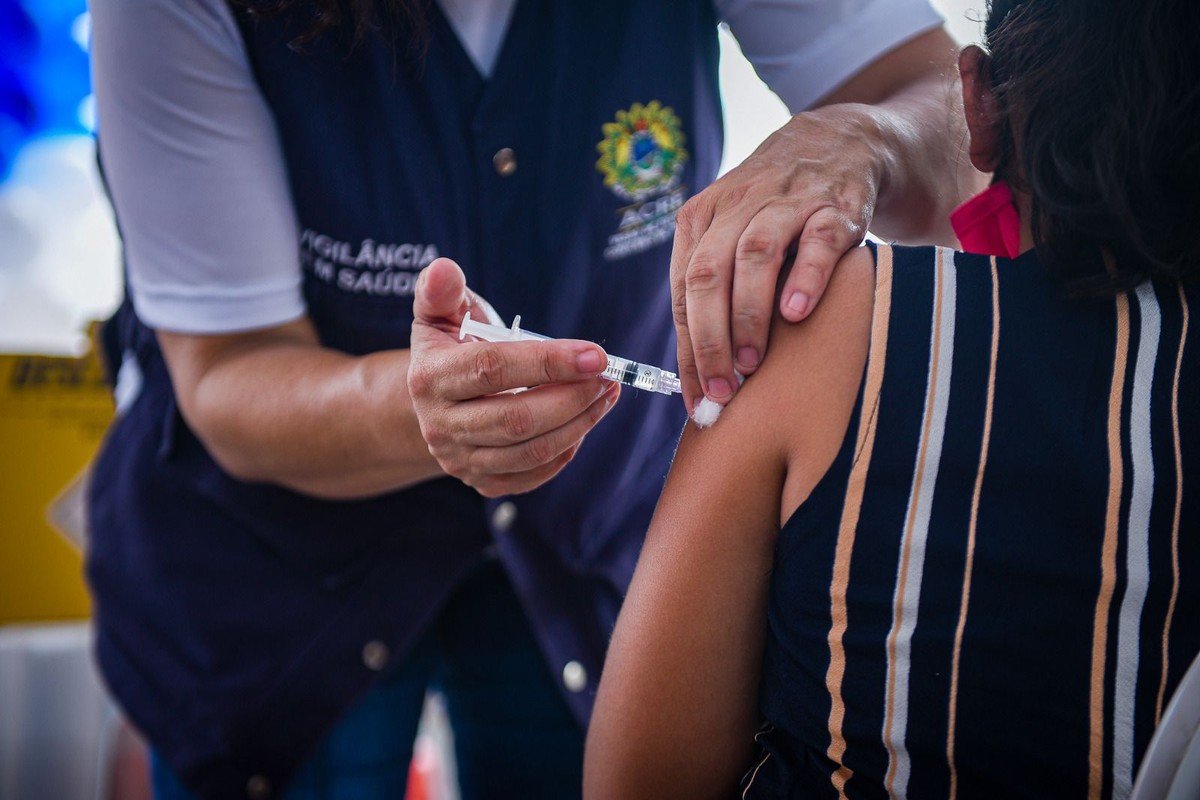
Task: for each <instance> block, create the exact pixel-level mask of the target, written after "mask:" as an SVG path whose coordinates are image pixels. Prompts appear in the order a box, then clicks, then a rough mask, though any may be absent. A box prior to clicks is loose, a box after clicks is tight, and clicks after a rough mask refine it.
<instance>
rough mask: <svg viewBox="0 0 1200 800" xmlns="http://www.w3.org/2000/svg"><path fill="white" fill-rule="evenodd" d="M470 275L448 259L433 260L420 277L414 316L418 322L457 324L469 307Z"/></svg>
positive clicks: (414, 301)
mask: <svg viewBox="0 0 1200 800" xmlns="http://www.w3.org/2000/svg"><path fill="white" fill-rule="evenodd" d="M469 303H470V300H469V298H468V295H467V278H466V276H465V275H463V271H462V269H461V268H459V266H458V264H456V263H454V262H453V261H451V260H450V259H448V258H437V259H434V261H433V263H431V264H430V265H429V266H428V267H426V268H425V269H423V270H421V273H420V275H418V276H417V287H416V291H415V295H414V297H413V316H414V317H415V318H416V321H417V322H427V323H431V324H434V325H436V324H438V323H443V324H444V323H449V324H451V325H457V324H458V323H459V322H461V321H462V317H463V314H465V313H466V312H467V310H468V308H469V307H470V306H469Z"/></svg>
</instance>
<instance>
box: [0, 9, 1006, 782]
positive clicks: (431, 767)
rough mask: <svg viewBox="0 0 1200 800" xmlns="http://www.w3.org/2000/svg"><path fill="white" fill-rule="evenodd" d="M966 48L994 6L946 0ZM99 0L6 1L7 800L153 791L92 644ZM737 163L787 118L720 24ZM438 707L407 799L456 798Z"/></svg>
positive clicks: (104, 302)
mask: <svg viewBox="0 0 1200 800" xmlns="http://www.w3.org/2000/svg"><path fill="white" fill-rule="evenodd" d="M933 4H934V5H935V6H936V7H937V8H938V9H939V10H940V11H941V12H942V14H943V15H944V16H945V17H946V20H947V25H948V27H949V29H950V31H951V33H952V34H953V35H954V36H955V38H956V39H958V40H959V41H960V42H964V43H965V42H971V41H975V40H977V39H978V38H979V37H980V33H981V26H980V23H979V22H978V20H979V19H981V18H982V17H983V5H984V0H933ZM88 35H89V23H88V14H87V8H86V1H85V0H0V800H26V798H38V799H40V798H55V799H56V800H73V799H74V798H79V799H80V800H84V799H86V800H94V799H96V798H122V800H126V799H128V800H134V798H141V797H148V785H147V780H146V777H145V761H144V758H145V756H144V751H143V749H142V747H141V744H140V741H139V739H138V737H137V735H136V733H135V732H134V731H132V730H131V729H129V728H128V727H127V726H125V725H124V724H123V723H122V721H121V719H120V716H119V714H118V713H117V711H116V709H115V708H114V707H113V706H112V704H111V703H110V701H109V700H108V698H107V696H106V695H105V693H104V691H103V689H102V687H101V684H100V682H99V680H98V678H97V676H96V674H95V672H94V670H93V668H92V664H91V658H90V653H89V629H88V624H87V619H88V616H89V606H88V600H87V593H86V590H85V588H84V584H83V578H82V574H81V567H82V561H81V555H80V553H81V548H82V546H83V533H82V531H83V526H82V517H81V514H82V490H81V486H82V480H81V478H82V475H83V472H84V470H85V469H86V465H87V463H88V461H89V460H90V458H91V456H92V454H93V453H94V451H95V449H96V447H97V445H98V444H99V442H100V439H101V437H102V436H103V433H104V429H105V427H106V426H107V424H108V421H109V419H110V418H111V415H112V403H111V400H110V398H109V395H108V391H107V389H106V388H105V386H104V384H103V380H102V370H101V367H100V365H99V363H98V362H97V360H96V358H95V356H94V354H93V353H92V351H91V347H90V331H91V330H92V324H93V323H94V322H95V321H97V320H102V319H104V318H105V317H107V316H108V315H109V314H110V313H111V312H112V311H113V310H114V309H115V308H116V306H117V304H118V302H119V300H120V295H121V285H120V254H119V246H118V242H117V237H116V232H115V228H114V225H113V219H112V214H111V212H110V210H109V208H108V205H107V202H106V200H105V198H104V195H103V189H102V188H101V185H100V182H99V178H98V175H97V171H96V165H95V143H94V139H93V132H94V129H95V123H96V119H95V102H94V99H93V97H92V93H91V85H90V80H89V76H88V57H87V51H88ZM720 38H721V52H722V59H721V83H722V94H723V98H724V106H725V121H726V140H725V158H724V165H723V170H728V169H730V168H732V167H734V166H736V165H737V164H738V163H740V162H741V161H742V159H744V158H745V157H746V156H747V155H749V154H750V153H751V152H753V150H754V149H755V148H756V147H757V146H758V144H759V143H760V142H761V141H762V140H763V138H765V137H766V136H767V135H768V134H769V133H771V132H772V131H773V130H775V129H776V128H778V127H779V126H780V125H782V124H783V122H784V121H786V119H787V116H788V114H787V111H786V109H785V108H784V106H783V104H782V103H781V102H780V101H779V99H778V98H776V97H775V96H774V95H773V94H772V93H771V92H770V90H769V89H767V88H766V86H764V85H763V83H762V82H761V81H760V80H759V79H758V77H757V76H756V75H755V73H754V70H753V69H752V68H751V67H750V65H749V64H748V63H747V62H746V60H745V59H744V58H742V55H741V52H740V50H739V49H738V47H737V43H736V41H735V40H734V39H733V37H732V36H730V35H729V34H728V32H727V31H724V30H722V31H721V36H720ZM450 737H451V732H450V731H449V729H448V726H447V725H446V723H445V717H444V714H443V712H442V711H441V708H440V705H439V702H438V699H437V698H436V697H433V698H431V699H430V702H429V705H428V707H427V714H426V720H425V723H424V727H423V731H422V734H421V738H420V741H419V742H418V748H417V755H416V758H415V761H414V767H413V777H412V782H411V784H410V793H409V794H410V797H414V798H425V799H426V800H434V799H435V798H436V800H451V795H452V790H451V789H450V787H451V786H452V784H453V764H452V763H451V762H452V759H451V758H450V757H449V753H450V751H449V749H448V748H449V746H450V741H451V739H450Z"/></svg>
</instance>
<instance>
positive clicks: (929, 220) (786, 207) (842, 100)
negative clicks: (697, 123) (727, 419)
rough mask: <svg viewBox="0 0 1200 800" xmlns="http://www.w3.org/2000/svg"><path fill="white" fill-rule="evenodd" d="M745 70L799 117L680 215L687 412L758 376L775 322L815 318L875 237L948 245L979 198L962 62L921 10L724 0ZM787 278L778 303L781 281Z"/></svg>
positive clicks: (679, 302) (918, 0) (923, 6)
mask: <svg viewBox="0 0 1200 800" xmlns="http://www.w3.org/2000/svg"><path fill="white" fill-rule="evenodd" d="M718 8H719V10H720V11H721V12H722V14H723V16H724V18H725V19H726V20H727V21H728V22H729V25H730V29H731V30H732V32H733V33H734V35H735V36H736V37H737V39H738V42H739V44H740V45H741V46H742V49H743V51H744V52H745V54H746V56H747V58H749V59H750V61H751V62H752V63H753V64H754V66H755V68H756V69H757V70H758V72H759V74H760V75H761V76H762V77H763V79H764V80H765V81H766V82H767V83H768V85H770V86H771V88H773V89H774V90H775V91H776V92H777V93H778V94H779V95H780V97H781V98H782V99H783V100H784V101H785V102H786V103H787V104H788V106H789V108H790V109H791V110H792V111H793V112H799V113H796V115H795V116H794V117H793V118H792V119H791V120H790V121H789V122H788V123H787V124H785V125H784V126H783V127H782V128H780V129H779V130H778V131H776V132H775V133H774V134H772V135H771V136H770V137H768V138H767V139H766V141H764V142H763V143H762V145H760V146H759V148H758V149H757V150H756V151H755V152H754V153H753V154H752V155H751V156H749V157H748V158H747V159H746V160H745V161H744V162H743V163H742V164H741V165H739V166H738V167H736V168H735V169H733V170H731V171H730V172H729V173H728V174H726V175H725V176H723V177H722V178H720V179H719V180H718V181H717V182H716V183H714V184H713V185H712V186H710V187H709V188H708V189H706V190H705V191H703V192H701V193H700V194H698V195H696V196H695V197H693V198H692V199H691V200H689V201H688V203H686V204H685V205H684V206H683V208H682V209H680V212H679V216H678V218H677V225H676V232H675V246H674V251H673V253H672V258H671V295H672V300H673V306H674V311H675V326H676V331H677V333H678V336H679V361H680V379H681V381H682V382H683V385H684V399H685V402H686V403H687V404H688V408H689V410H691V408H692V407H693V405H694V403H695V402H697V401H698V400H699V399H700V398H701V397H702V396H708V397H709V398H711V399H712V400H714V401H716V402H719V403H722V404H723V403H725V402H727V401H728V400H729V399H730V397H732V395H733V393H734V392H735V391H737V386H738V384H737V380H736V377H735V375H734V370H735V369H736V370H737V371H738V372H740V373H741V374H743V375H749V374H751V373H753V372H754V371H755V370H756V369H757V368H758V365H759V364H760V363H761V362H762V359H763V357H764V355H765V353H766V350H767V347H768V328H769V321H770V319H771V316H772V307H773V305H776V306H777V307H778V312H779V314H781V315H782V316H783V318H784V319H786V320H790V321H797V320H800V319H803V318H804V317H806V316H807V315H808V314H809V313H811V312H812V310H813V309H814V308H815V307H816V305H817V303H818V302H819V301H820V300H821V297H822V294H823V292H824V289H825V286H826V284H827V283H828V281H829V277H830V274H831V273H832V271H833V268H834V265H835V264H836V263H837V261H838V259H839V258H840V257H841V256H842V254H843V253H845V252H846V251H847V250H849V249H850V248H851V247H854V246H855V245H856V244H858V243H859V242H861V241H862V239H863V237H864V236H865V235H866V232H867V229H868V227H870V229H871V230H872V231H874V232H875V233H876V234H878V235H879V236H880V237H882V238H884V239H890V240H896V241H900V242H914V243H915V242H924V243H929V242H937V243H943V244H953V243H954V241H955V240H954V236H953V232H952V230H951V228H950V225H949V219H948V218H949V214H950V211H951V210H953V208H954V207H955V206H956V205H958V204H959V203H960V202H962V201H963V200H965V199H966V198H967V197H969V196H970V195H972V194H974V193H975V192H976V191H979V190H980V189H982V188H983V186H984V183H985V178H984V176H982V175H981V174H979V173H977V172H976V171H975V170H974V169H973V168H972V167H971V165H970V163H969V159H967V158H966V153H965V149H964V144H965V142H966V129H965V125H964V122H963V114H962V104H961V99H960V96H959V95H960V92H959V90H958V80H957V73H956V70H955V59H956V51H957V47H956V45H955V42H954V41H953V40H952V39H951V38H950V36H949V34H948V33H946V31H945V29H944V28H943V27H942V22H941V18H940V17H939V16H938V15H937V14H936V13H935V12H934V11H933V9H932V8H931V7H930V6H929V4H928V2H926V0H818V1H817V2H814V1H813V0H792V1H791V2H777V1H774V2H768V1H767V0H762V1H761V2H760V0H741V2H736V0H727V2H723V3H719V4H718ZM781 271H783V272H784V274H785V278H786V280H785V284H784V288H783V291H782V293H780V294H779V295H778V296H777V295H776V293H775V291H774V290H775V286H776V280H777V278H778V277H779V276H780V273H781Z"/></svg>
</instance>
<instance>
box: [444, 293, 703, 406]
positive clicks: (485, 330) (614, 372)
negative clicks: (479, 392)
mask: <svg viewBox="0 0 1200 800" xmlns="http://www.w3.org/2000/svg"><path fill="white" fill-rule="evenodd" d="M467 336H474V337H475V338H476V339H484V340H486V341H489V342H521V341H545V340H547V339H549V338H550V337H549V336H542V335H541V334H540V333H534V332H532V331H526V330H522V329H521V317H520V316H517V317H515V318H513V324H512V327H511V328H506V327H504V326H503V325H490V324H488V323H486V322H479V321H478V320H473V319H471V314H470V312H468V313H467V315H466V316H465V317H463V321H462V327H461V328H459V330H458V338H459V339H460V340H462V339H465V338H467ZM600 377H601V378H604V379H605V380H610V381H616V382H617V383H623V384H625V385H626V386H632V387H634V388H635V389H645V390H646V391H648V392H658V393H659V394H678V393H679V392H680V391H682V390H681V389H680V386H679V376H678V375H676V374H675V373H673V372H667V371H666V370H665V369H659V368H658V367H652V366H650V365H649V364H639V363H638V362H636V361H630V360H629V359H628V358H621V357H620V356H609V357H608V366H607V367H606V368H605V369H604V372H601V373H600Z"/></svg>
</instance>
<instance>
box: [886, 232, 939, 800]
mask: <svg viewBox="0 0 1200 800" xmlns="http://www.w3.org/2000/svg"><path fill="white" fill-rule="evenodd" d="M944 254H945V251H944V250H943V249H942V248H940V247H939V248H938V250H937V265H936V267H935V269H934V273H933V275H934V278H933V280H934V302H933V320H932V332H931V333H930V334H929V336H930V348H931V350H932V353H931V355H930V357H929V376H928V380H927V382H926V386H925V419H924V421H923V422H922V424H921V443H920V445H918V449H917V467H916V473H915V475H914V476H913V486H912V491H911V492H910V498H911V499H910V502H909V504H908V515H907V518H906V519H905V520H904V534H903V542H904V546H903V548H902V549H901V551H900V568H899V570H898V571H897V585H896V596H895V598H894V600H893V601H892V630H891V632H890V633H889V634H888V638H887V654H888V671H887V673H888V674H887V695H886V696H887V702H886V704H885V709H884V716H883V742H884V745H885V746H886V748H887V754H888V769H887V776H886V777H885V778H884V784H885V785H886V786H887V790H888V794H889V795H894V794H895V782H896V748H895V746H894V745H893V744H892V725H893V723H894V722H895V717H896V637H897V636H898V635H899V632H900V627H901V625H902V624H903V621H904V595H905V591H906V590H907V589H908V568H909V562H910V561H911V560H912V542H913V525H914V524H915V523H916V519H917V503H916V502H915V498H916V497H917V496H918V495H920V494H921V482H922V481H923V480H924V478H925V460H926V456H927V455H928V453H929V433H930V430H931V429H932V428H933V414H932V413H931V410H932V408H933V398H934V396H935V395H936V394H937V385H938V372H937V368H938V348H939V346H940V345H941V338H942V337H941V327H942V292H943V291H944V288H945V281H944V279H943V277H942V268H943V264H942V261H943V258H944Z"/></svg>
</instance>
